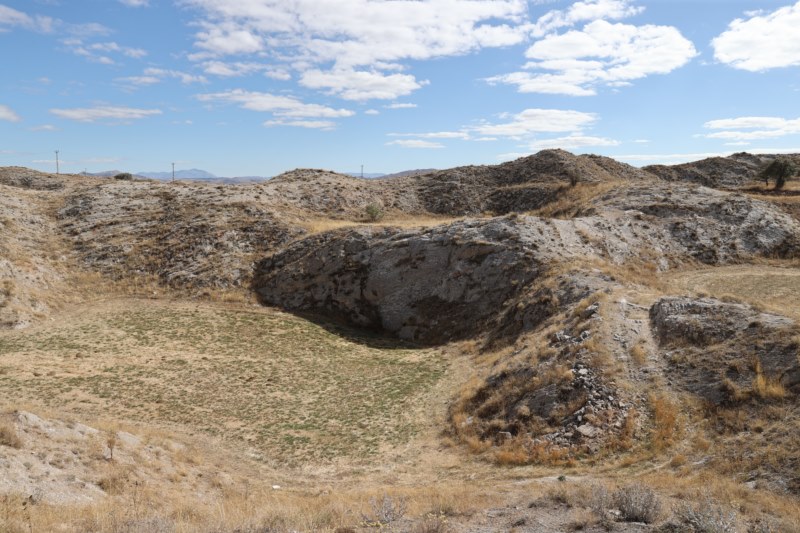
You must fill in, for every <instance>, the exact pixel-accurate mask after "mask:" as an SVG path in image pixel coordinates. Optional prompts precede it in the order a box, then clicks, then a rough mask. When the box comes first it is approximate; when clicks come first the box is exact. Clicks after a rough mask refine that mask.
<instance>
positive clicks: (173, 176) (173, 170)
mask: <svg viewBox="0 0 800 533" xmlns="http://www.w3.org/2000/svg"><path fill="white" fill-rule="evenodd" d="M172 181H175V163H172Z"/></svg>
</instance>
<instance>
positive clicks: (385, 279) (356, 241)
mask: <svg viewBox="0 0 800 533" xmlns="http://www.w3.org/2000/svg"><path fill="white" fill-rule="evenodd" d="M540 261H541V255H540V254H537V253H536V250H535V249H534V248H533V247H532V246H531V242H530V241H529V240H528V239H526V237H525V236H524V235H523V234H522V233H521V232H520V231H519V230H518V228H517V224H516V223H515V222H513V221H510V220H504V219H495V220H490V221H465V222H461V223H458V224H453V225H450V226H441V227H437V228H433V229H429V230H424V231H402V230H399V229H386V228H361V229H357V230H348V231H339V232H333V233H326V234H322V235H318V236H314V237H311V238H309V239H305V240H303V241H300V242H299V243H296V244H295V245H292V246H290V247H289V248H288V249H287V250H286V251H284V252H281V253H278V254H276V255H274V256H273V257H270V258H268V259H266V260H264V261H262V262H261V263H260V264H259V266H258V273H257V275H256V279H255V288H256V291H257V292H258V294H259V295H260V297H261V299H262V301H263V302H264V303H267V304H272V305H279V306H281V307H285V308H287V309H293V310H309V309H312V310H320V311H327V312H331V313H336V314H339V315H341V316H343V317H345V318H347V319H348V320H349V321H350V322H352V323H355V324H357V325H360V326H367V327H373V328H380V329H384V330H387V331H389V332H392V333H394V334H396V335H398V336H399V337H401V338H404V339H410V340H416V341H421V342H440V341H446V340H449V339H454V338H462V337H465V336H470V335H473V334H475V333H476V332H478V331H480V330H482V329H483V328H484V327H485V324H486V323H487V322H491V321H493V320H494V319H495V317H496V316H497V315H498V313H499V311H500V310H501V309H502V307H503V306H504V304H506V302H508V301H509V300H510V299H512V298H513V297H514V296H515V295H518V294H519V293H520V291H521V290H522V288H523V287H525V286H526V285H528V284H529V283H530V282H531V281H532V280H534V279H535V278H536V277H537V276H538V275H539V272H540V269H541V264H540Z"/></svg>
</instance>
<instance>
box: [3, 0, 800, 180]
mask: <svg viewBox="0 0 800 533" xmlns="http://www.w3.org/2000/svg"><path fill="white" fill-rule="evenodd" d="M798 28H800V2H797V3H793V2H791V1H789V0H776V1H772V0H767V1H744V0H742V1H739V0H706V1H702V0H700V1H688V0H661V1H654V0H650V1H649V0H640V1H635V0H582V1H578V2H574V1H567V0H528V1H525V0H392V1H375V0H25V1H21V0H19V1H17V0H14V1H10V0H0V65H1V66H2V71H3V76H2V78H0V165H2V166H5V165H22V166H28V167H32V168H38V169H42V170H51V169H52V168H53V167H54V164H53V160H54V153H53V151H54V150H56V149H58V150H60V158H61V160H62V162H63V164H62V169H63V170H64V171H67V172H80V171H83V170H88V171H90V172H91V171H99V170H107V169H121V170H129V171H153V170H162V171H166V170H169V169H170V163H172V162H173V161H174V162H176V163H177V164H176V166H177V167H178V168H203V169H205V170H208V171H210V172H213V173H215V174H217V175H221V176H241V175H263V176H270V175H275V174H277V173H280V172H282V171H285V170H289V169H292V168H297V167H312V168H326V169H332V170H337V171H357V170H358V169H359V168H360V165H364V168H365V172H395V171H400V170H405V169H412V168H447V167H451V166H456V165H464V164H495V163H499V162H502V161H506V160H509V159H513V158H515V157H520V156H523V155H526V154H530V153H535V152H536V151H538V150H540V149H543V148H555V147H560V148H564V149H567V150H570V151H573V152H576V153H598V154H602V155H608V156H611V157H615V158H617V159H620V160H622V161H625V162H628V163H631V164H636V165H643V164H649V163H654V162H663V163H677V162H682V161H687V160H692V159H700V158H702V157H706V156H709V155H715V154H728V153H731V152H737V151H751V152H758V151H767V152H775V151H782V152H800V30H798Z"/></svg>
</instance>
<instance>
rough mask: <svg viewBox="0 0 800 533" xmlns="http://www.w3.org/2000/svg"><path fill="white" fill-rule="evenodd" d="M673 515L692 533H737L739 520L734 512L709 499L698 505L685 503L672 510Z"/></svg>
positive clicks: (704, 499)
mask: <svg viewBox="0 0 800 533" xmlns="http://www.w3.org/2000/svg"><path fill="white" fill-rule="evenodd" d="M674 512H675V515H676V516H677V517H678V519H679V520H680V522H681V524H683V525H684V526H685V527H686V528H688V530H689V531H691V532H692V533H737V532H738V531H739V526H740V524H739V520H738V519H737V517H736V512H735V511H733V510H731V509H725V508H724V507H722V506H721V505H720V504H718V503H717V502H715V501H713V500H712V499H711V498H708V497H706V498H703V499H702V500H701V501H700V502H698V503H685V504H682V505H679V506H677V507H676V508H675V510H674Z"/></svg>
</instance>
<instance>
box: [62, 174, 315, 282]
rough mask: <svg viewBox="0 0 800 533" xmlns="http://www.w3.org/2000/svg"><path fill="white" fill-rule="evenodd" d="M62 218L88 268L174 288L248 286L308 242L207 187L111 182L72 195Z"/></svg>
mask: <svg viewBox="0 0 800 533" xmlns="http://www.w3.org/2000/svg"><path fill="white" fill-rule="evenodd" d="M234 191H235V189H234ZM58 216H59V220H60V223H61V228H62V231H64V232H65V233H66V234H67V235H68V236H69V237H70V238H71V239H72V242H73V245H74V247H75V250H76V252H77V254H78V255H79V257H80V259H81V262H82V263H83V264H84V265H86V266H90V267H92V268H94V269H96V270H99V271H101V272H103V273H104V274H106V275H107V276H109V277H111V278H115V279H124V278H126V277H129V276H131V275H134V276H137V275H149V276H154V277H156V278H158V279H159V280H160V281H161V282H163V283H164V284H165V285H169V286H172V287H174V288H188V289H203V288H219V289H228V288H232V287H239V286H243V285H244V286H246V285H249V282H250V279H251V278H252V273H253V263H254V261H255V259H257V258H260V257H261V256H263V255H264V254H266V253H268V252H270V251H272V250H274V249H275V248H277V247H281V246H283V245H285V244H287V243H288V242H289V241H290V240H291V239H293V238H296V237H298V236H299V235H302V234H303V230H302V229H300V228H298V227H296V226H292V225H290V224H287V223H285V222H284V221H282V220H280V219H279V217H277V216H276V215H275V213H274V212H273V211H271V210H267V209H265V208H264V207H262V206H260V205H259V204H258V203H257V202H254V201H253V200H252V198H248V197H247V196H246V195H242V196H237V195H231V194H228V195H223V194H220V191H219V190H218V189H217V188H216V187H212V186H208V185H197V186H180V187H175V186H172V185H171V184H160V183H146V182H107V183H105V184H102V185H98V186H94V187H90V188H81V189H79V190H78V191H77V192H75V193H74V194H72V195H70V196H69V197H68V198H67V200H66V202H65V205H64V207H63V208H62V209H61V210H60V211H59V213H58Z"/></svg>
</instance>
